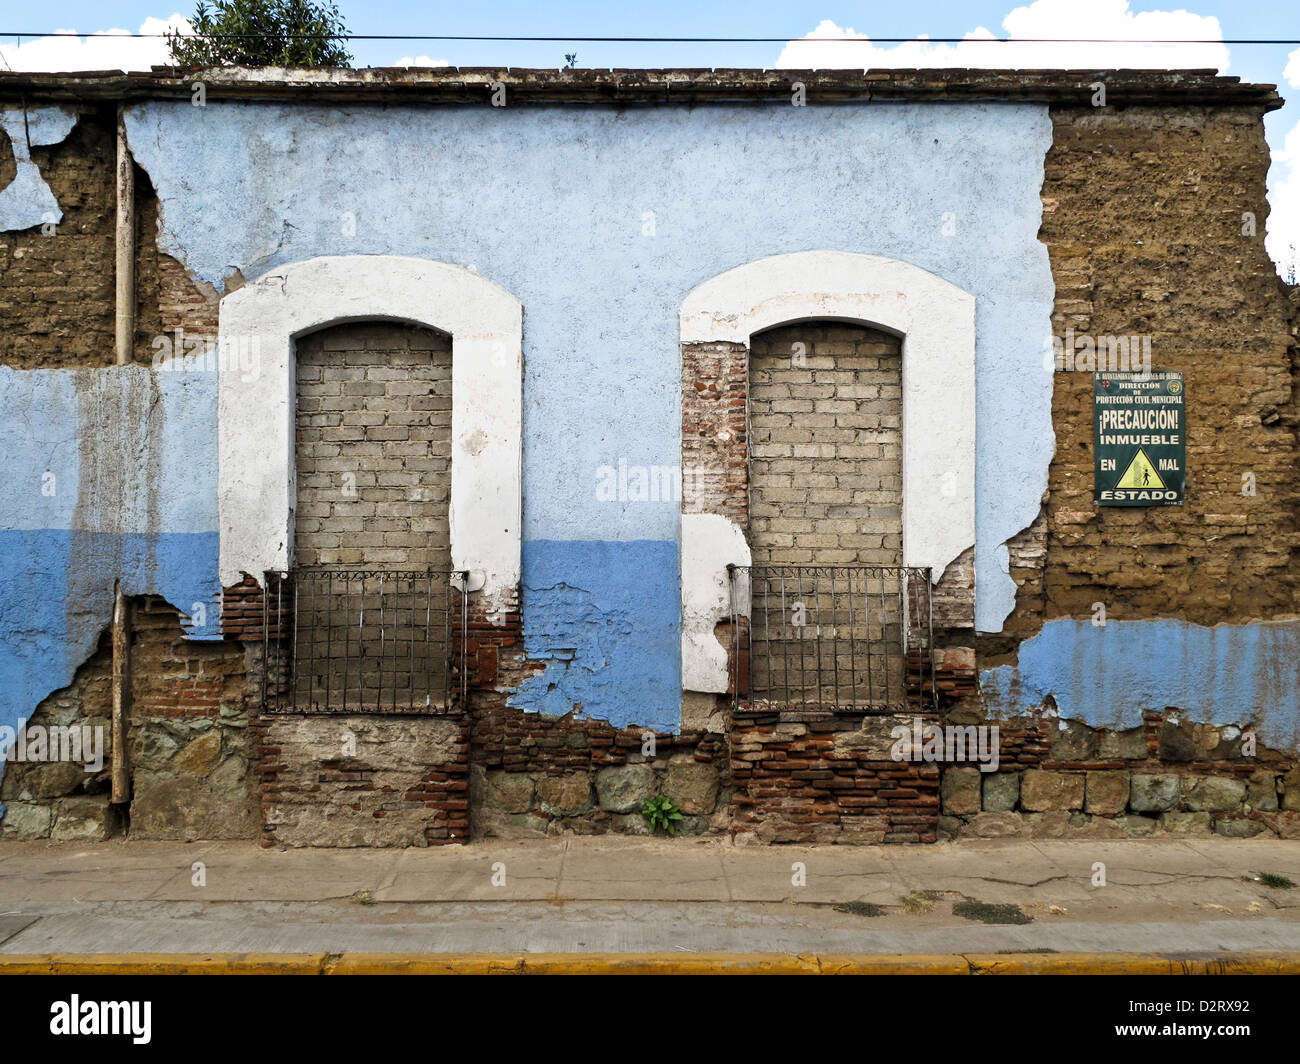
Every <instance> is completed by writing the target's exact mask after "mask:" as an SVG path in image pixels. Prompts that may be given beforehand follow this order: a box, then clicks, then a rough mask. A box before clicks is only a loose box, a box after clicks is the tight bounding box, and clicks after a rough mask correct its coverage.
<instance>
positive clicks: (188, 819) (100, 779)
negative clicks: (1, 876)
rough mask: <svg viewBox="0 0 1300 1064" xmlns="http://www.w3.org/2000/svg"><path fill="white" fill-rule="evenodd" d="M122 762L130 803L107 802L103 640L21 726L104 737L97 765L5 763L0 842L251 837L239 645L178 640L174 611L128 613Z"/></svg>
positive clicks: (157, 606) (252, 776) (150, 605)
mask: <svg viewBox="0 0 1300 1064" xmlns="http://www.w3.org/2000/svg"><path fill="white" fill-rule="evenodd" d="M132 612H133V617H132V625H131V631H132V635H131V663H132V671H131V710H130V728H129V730H128V733H127V734H128V740H129V748H128V759H129V765H130V773H131V784H132V792H131V801H130V804H129V806H127V807H125V808H121V807H117V806H113V805H110V802H109V799H110V797H111V794H110V791H111V776H112V773H111V766H112V729H111V727H110V718H111V713H112V692H111V687H110V684H111V675H112V648H111V646H110V640H109V638H108V634H107V632H106V633H105V635H104V636H103V638H101V640H100V644H99V647H98V649H97V650H96V652H95V654H94V655H93V656H92V657H91V658H90V659H89V660H88V661H87V662H86V663H85V664H84V665H83V666H82V667H81V668H80V669H78V670H77V673H76V676H75V678H74V679H73V682H72V683H71V684H70V685H69V686H68V687H65V688H63V689H62V690H59V691H55V692H54V693H53V694H51V695H50V696H49V697H48V698H46V699H45V700H44V701H43V702H41V704H40V705H39V706H38V707H37V709H36V711H35V713H33V714H32V716H31V718H30V719H29V721H28V727H29V728H33V727H40V728H49V727H51V726H61V727H67V726H76V727H82V726H86V727H90V728H99V729H102V731H101V732H100V735H101V736H102V742H103V748H102V749H103V758H104V761H103V766H102V768H101V769H100V770H99V771H97V772H87V771H86V770H85V767H84V766H83V765H81V764H74V763H70V762H67V761H30V762H26V763H23V762H11V763H9V764H6V766H5V773H4V780H3V782H2V783H0V801H3V802H4V805H5V816H4V819H3V820H0V837H3V838H19V839H35V838H50V839H58V840H72V839H86V840H99V839H105V838H108V837H110V836H112V835H115V834H119V833H121V832H123V831H125V830H127V829H128V827H129V831H130V834H131V836H132V837H133V838H141V839H239V838H253V837H255V836H256V833H257V825H258V820H259V816H258V796H257V777H256V768H255V764H254V750H253V739H252V736H251V734H250V729H249V722H250V719H249V705H248V700H247V697H246V695H247V691H248V684H247V677H248V671H247V667H246V662H245V656H244V652H243V650H242V648H241V647H240V646H239V645H238V644H234V643H229V642H215V643H202V642H190V641H187V640H185V639H183V638H182V630H181V627H180V618H179V615H178V613H177V612H176V610H174V609H172V608H171V607H170V606H168V605H167V604H166V603H165V602H164V601H163V600H162V599H159V598H156V597H152V596H151V597H147V598H143V599H140V600H137V601H135V602H134V603H133V607H132Z"/></svg>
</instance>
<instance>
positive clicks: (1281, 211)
mask: <svg viewBox="0 0 1300 1064" xmlns="http://www.w3.org/2000/svg"><path fill="white" fill-rule="evenodd" d="M192 6H193V5H192V4H190V3H177V2H176V0H54V2H52V3H50V4H48V5H44V6H40V7H36V8H33V7H31V6H29V5H19V4H17V3H15V2H13V0H4V2H3V3H0V33H3V32H6V31H22V32H24V33H28V34H38V33H42V32H49V31H53V30H76V31H79V32H82V33H86V32H91V31H103V30H108V29H126V30H132V31H138V30H140V29H141V28H142V27H145V26H146V22H147V20H159V21H161V20H168V21H170V20H171V16H173V15H176V14H179V15H189V14H191V13H192ZM339 7H340V9H341V11H342V14H343V16H344V18H345V19H346V20H347V23H348V28H349V29H350V30H351V31H352V32H354V33H374V34H410V33H441V34H448V35H522V36H564V35H565V34H574V35H582V36H625V37H626V36H684V37H708V36H749V37H777V38H782V39H788V40H791V41H797V40H798V39H799V38H803V37H806V36H808V35H811V34H816V35H818V36H837V37H849V36H850V32H849V31H853V34H852V36H854V37H856V38H857V39H854V40H852V42H851V43H846V44H839V43H835V44H817V43H806V44H803V45H795V46H785V45H782V44H776V43H773V44H686V43H675V44H614V43H580V42H576V43H572V44H566V43H563V42H555V43H546V42H539V43H526V42H467V41H466V42H452V41H357V42H353V44H352V45H351V48H352V52H353V54H354V56H355V59H356V65H358V66H390V65H394V64H396V63H397V62H398V61H399V60H407V61H412V60H414V61H417V62H419V61H423V60H433V61H436V62H438V63H447V64H450V65H452V66H526V67H558V66H561V65H563V63H564V56H565V53H568V52H576V53H577V56H578V64H577V65H578V66H582V67H611V66H620V67H640V66H700V67H721V66H741V67H775V66H808V65H814V64H815V65H820V66H856V67H859V68H861V67H863V66H877V67H879V66H916V65H930V66H954V65H963V66H964V65H970V64H972V63H979V64H980V65H999V64H1005V65H1014V66H1063V65H1075V66H1086V67H1091V68H1097V67H1102V66H1137V65H1141V66H1155V65H1161V66H1206V65H1209V66H1218V67H1220V68H1221V69H1224V68H1225V67H1226V72H1227V73H1229V74H1233V75H1236V76H1238V77H1240V78H1242V79H1244V80H1249V81H1262V82H1270V83H1274V84H1277V85H1278V86H1279V89H1280V90H1281V92H1282V94H1283V96H1284V97H1286V96H1293V97H1295V98H1296V102H1293V103H1288V104H1287V106H1286V107H1284V108H1283V109H1282V110H1280V111H1277V112H1274V113H1273V114H1271V115H1269V116H1268V118H1267V119H1266V120H1265V122H1266V125H1265V128H1266V131H1267V134H1268V139H1269V144H1270V146H1271V148H1272V150H1273V166H1272V169H1271V170H1270V174H1269V186H1270V201H1271V203H1272V207H1273V217H1272V219H1271V221H1270V227H1269V250H1270V252H1271V253H1272V255H1273V258H1274V260H1275V261H1278V262H1279V263H1280V264H1282V267H1283V268H1285V266H1286V265H1287V264H1288V260H1289V259H1290V256H1291V252H1290V251H1289V246H1290V245H1292V244H1294V245H1296V246H1298V247H1300V46H1297V47H1293V48H1286V47H1274V46H1243V45H1238V46H1234V47H1231V48H1223V47H1222V46H1210V47H1208V48H1207V47H1191V46H1181V45H1180V46H1165V45H1159V46H1157V45H1146V46H1142V48H1140V49H1139V50H1130V51H1128V52H1125V51H1123V50H1121V49H1117V48H1115V47H1114V46H1108V45H1100V46H1077V47H1070V48H1048V47H1046V46H1037V45H1030V44H1024V45H1017V46H1012V47H1014V48H1016V49H1018V51H1014V52H1013V51H1012V50H1011V48H1009V47H1008V46H1005V45H999V44H974V45H963V46H961V48H960V49H959V50H956V51H954V50H952V49H944V48H936V47H933V46H931V47H929V48H924V47H922V48H918V47H917V46H914V45H913V46H907V45H905V46H903V47H902V48H901V49H895V48H892V47H891V46H887V45H873V44H872V43H871V42H870V41H868V40H864V39H862V38H863V37H872V38H882V37H909V38H910V37H916V36H922V35H925V36H930V37H963V36H965V35H967V34H970V33H972V32H974V31H977V30H982V31H985V32H991V33H992V34H995V35H997V36H1013V37H1053V36H1059V37H1072V38H1078V37H1086V36H1097V37H1146V38H1151V37H1177V38H1186V37H1198V38H1199V37H1206V38H1215V39H1217V38H1243V37H1246V38H1259V37H1269V38H1300V5H1298V4H1297V3H1296V0H1233V2H1231V3H1229V2H1227V0H1185V6H1180V5H1179V4H1177V3H1164V4H1162V3H1159V2H1158V0H1157V2H1144V0H1036V2H1034V3H1032V4H1017V3H1015V2H1014V0H1004V2H1000V3H999V2H987V0H975V2H966V3H957V2H953V0H913V2H912V3H908V4H881V3H852V2H836V0H824V2H817V3H805V4H791V3H789V2H788V0H782V2H776V0H745V2H739V0H713V2H711V3H708V4H702V3H699V0H691V2H686V0H674V2H669V3H657V4H645V3H642V4H635V5H632V4H609V3H607V2H601V3H596V2H569V3H547V4H537V3H529V2H522V0H495V2H494V3H492V4H490V5H488V4H483V5H468V6H467V5H465V4H451V3H419V2H414V0H340V2H339ZM148 28H150V29H154V30H156V29H157V28H159V22H155V21H149V22H148ZM161 49H162V46H161V45H160V44H158V43H156V42H125V41H107V42H103V41H101V42H93V43H89V44H88V43H85V42H81V41H77V40H62V41H39V40H36V41H33V40H31V39H29V38H24V39H23V41H22V42H21V46H20V42H19V41H18V40H17V39H16V38H14V37H12V36H8V37H0V58H2V59H3V60H4V61H5V62H6V63H7V64H8V65H9V66H11V67H13V68H14V69H28V70H32V69H78V68H81V69H85V68H87V67H94V68H105V67H113V66H125V67H130V68H132V69H140V68H141V67H145V66H147V65H148V64H149V63H150V62H162V61H163V55H164V54H165V52H164V51H162V50H161ZM985 56H987V57H988V58H984V57H985ZM1292 56H1294V58H1292ZM814 57H815V58H814ZM972 57H978V58H972Z"/></svg>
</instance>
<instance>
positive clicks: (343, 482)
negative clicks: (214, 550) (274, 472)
mask: <svg viewBox="0 0 1300 1064" xmlns="http://www.w3.org/2000/svg"><path fill="white" fill-rule="evenodd" d="M295 356H296V357H295V367H296V368H295V378H296V381H295V400H296V412H295V460H296V510H295V523H294V566H293V577H292V585H293V589H294V599H293V611H294V612H293V619H292V626H293V627H292V636H291V641H292V648H293V649H292V658H293V672H292V675H291V677H290V686H291V691H290V692H289V701H290V702H291V703H292V704H293V705H295V706H297V707H300V708H311V709H315V710H323V711H330V712H338V711H345V710H346V711H370V710H376V711H411V710H419V709H420V708H422V707H425V708H429V707H433V706H436V705H438V704H442V703H444V702H446V701H448V700H449V693H450V692H449V686H450V685H449V683H448V670H449V668H450V660H449V659H450V654H449V649H450V642H451V638H452V635H451V632H450V625H449V622H448V616H449V614H448V611H449V608H450V607H449V603H450V597H449V596H452V595H455V594H456V592H455V591H454V590H453V589H451V588H450V587H449V577H448V571H449V570H450V568H451V541H450V526H449V520H448V510H449V501H450V492H451V456H452V447H451V439H452V394H451V391H452V355H451V338H450V337H449V336H448V335H447V334H445V333H442V332H439V331H436V330H433V329H429V328H426V327H423V326H417V325H411V324H403V323H394V322H352V323H347V324H340V325H336V326H332V327H330V328H326V329H322V330H320V331H318V332H315V333H311V334H309V335H307V336H304V337H300V338H299V339H298V340H297V342H296V345H295ZM288 625H289V622H287V621H286V624H285V627H286V628H287V627H288Z"/></svg>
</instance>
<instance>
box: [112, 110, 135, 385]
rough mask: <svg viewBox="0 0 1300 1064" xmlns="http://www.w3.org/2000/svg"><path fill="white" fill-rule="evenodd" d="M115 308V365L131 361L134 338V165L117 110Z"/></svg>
mask: <svg viewBox="0 0 1300 1064" xmlns="http://www.w3.org/2000/svg"><path fill="white" fill-rule="evenodd" d="M115 239H116V252H117V267H116V278H117V307H116V322H115V324H116V348H117V362H118V365H122V366H124V365H126V364H127V363H128V362H130V361H131V354H132V348H133V346H134V343H133V341H134V336H135V162H134V161H133V160H132V158H131V149H130V148H129V147H128V146H127V143H126V120H125V118H124V115H123V110H122V107H121V106H119V107H118V109H117V230H116V236H115Z"/></svg>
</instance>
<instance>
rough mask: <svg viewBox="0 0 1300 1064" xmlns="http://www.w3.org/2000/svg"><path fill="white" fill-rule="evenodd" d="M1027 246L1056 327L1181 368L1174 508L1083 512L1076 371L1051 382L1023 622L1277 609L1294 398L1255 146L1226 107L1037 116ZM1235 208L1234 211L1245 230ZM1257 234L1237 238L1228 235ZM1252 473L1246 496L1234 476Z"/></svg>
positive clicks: (1293, 600) (1285, 551) (1286, 593)
mask: <svg viewBox="0 0 1300 1064" xmlns="http://www.w3.org/2000/svg"><path fill="white" fill-rule="evenodd" d="M1052 118H1053V128H1054V133H1053V143H1052V148H1051V150H1050V151H1049V152H1048V154H1047V160H1046V164H1045V174H1044V182H1043V226H1042V232H1041V239H1042V240H1043V241H1044V243H1046V244H1047V247H1048V251H1049V254H1050V256H1051V261H1052V275H1053V278H1054V279H1055V282H1056V302H1055V306H1054V309H1053V315H1052V326H1053V331H1054V333H1055V334H1056V335H1058V336H1061V335H1063V334H1064V332H1065V330H1066V329H1067V328H1073V329H1074V330H1075V333H1076V334H1080V333H1086V334H1090V335H1093V336H1100V335H1106V334H1113V335H1121V334H1123V335H1132V334H1148V335H1150V337H1151V355H1152V368H1153V369H1156V370H1178V371H1181V372H1182V373H1183V374H1184V378H1185V385H1186V395H1187V424H1188V447H1187V463H1188V470H1187V497H1186V502H1185V503H1184V505H1183V506H1165V507H1145V508H1120V507H1094V506H1093V503H1092V490H1093V439H1092V431H1093V430H1092V379H1091V374H1090V373H1087V372H1058V373H1057V374H1056V375H1055V380H1054V389H1053V396H1052V419H1053V423H1054V426H1055V429H1056V455H1055V457H1054V458H1053V460H1052V464H1051V467H1050V473H1049V498H1048V503H1047V517H1048V537H1049V538H1048V551H1047V561H1046V566H1045V570H1044V594H1043V603H1042V606H1041V607H1040V610H1041V612H1040V613H1038V616H1037V617H1035V616H1034V612H1035V611H1034V609H1033V607H1031V605H1030V604H1029V603H1026V604H1025V607H1024V608H1020V607H1019V604H1018V608H1017V610H1016V613H1015V615H1014V617H1013V622H1012V623H1013V624H1014V625H1015V626H1016V627H1015V630H1017V631H1022V632H1023V631H1028V630H1030V626H1031V625H1032V624H1033V621H1034V620H1038V621H1039V622H1040V623H1041V620H1046V619H1050V618H1053V617H1089V616H1091V613H1092V609H1093V605H1092V604H1093V603H1094V602H1097V601H1101V602H1104V603H1105V604H1106V609H1107V615H1108V618H1110V619H1114V620H1120V619H1135V618H1150V617H1169V616H1177V617H1180V618H1182V619H1183V620H1186V621H1190V622H1193V623H1196V624H1222V623H1225V622H1242V621H1251V620H1254V619H1258V618H1267V617H1275V616H1280V615H1285V614H1289V613H1293V612H1295V610H1296V607H1297V583H1298V582H1300V568H1298V567H1297V566H1295V565H1294V564H1293V562H1294V560H1295V557H1296V553H1297V550H1298V549H1300V520H1297V518H1300V478H1297V476H1296V468H1297V466H1298V465H1300V462H1298V461H1297V459H1298V458H1300V444H1298V442H1297V437H1296V430H1297V418H1298V416H1300V406H1298V405H1297V396H1296V393H1295V387H1294V372H1295V358H1296V351H1295V348H1294V340H1293V338H1292V337H1291V335H1290V329H1289V320H1288V319H1289V317H1290V313H1289V309H1290V308H1289V306H1288V302H1287V300H1286V298H1285V293H1284V286H1283V285H1282V283H1281V282H1280V281H1279V279H1278V278H1277V276H1276V272H1275V269H1274V266H1273V263H1272V262H1271V261H1270V260H1269V257H1268V255H1267V254H1266V252H1265V250H1264V231H1265V219H1266V217H1267V214H1268V203H1267V200H1266V199H1265V175H1266V173H1267V168H1268V163H1269V150H1268V145H1267V144H1266V143H1265V141H1264V127H1263V124H1262V122H1261V121H1260V115H1259V114H1258V113H1257V112H1255V111H1253V110H1242V109H1232V108H1224V109H1181V110H1176V111H1175V110H1168V109H1148V108H1128V109H1115V108H1111V107H1107V108H1086V109H1082V110H1072V109H1054V110H1053V112H1052ZM1247 215H1250V216H1251V218H1247ZM1252 218H1253V225H1254V230H1253V232H1251V234H1250V235H1244V234H1243V231H1242V230H1243V226H1245V227H1246V228H1247V229H1249V228H1250V223H1251V219H1252ZM1247 473H1252V474H1254V479H1255V494H1254V495H1244V494H1243V491H1242V488H1243V476H1244V475H1245V474H1247Z"/></svg>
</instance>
